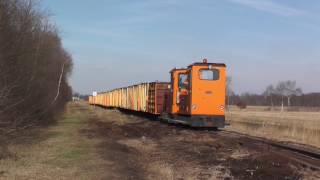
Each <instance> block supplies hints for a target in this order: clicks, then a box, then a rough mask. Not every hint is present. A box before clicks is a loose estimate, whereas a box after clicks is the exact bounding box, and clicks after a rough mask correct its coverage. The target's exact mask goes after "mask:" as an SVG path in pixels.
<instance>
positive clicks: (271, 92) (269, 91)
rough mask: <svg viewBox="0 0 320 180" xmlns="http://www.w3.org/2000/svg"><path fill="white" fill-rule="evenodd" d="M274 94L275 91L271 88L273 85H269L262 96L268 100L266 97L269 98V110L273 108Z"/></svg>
mask: <svg viewBox="0 0 320 180" xmlns="http://www.w3.org/2000/svg"><path fill="white" fill-rule="evenodd" d="M274 94H276V90H275V88H274V87H273V85H269V86H267V88H266V90H265V91H264V92H263V96H264V97H265V98H266V99H268V97H270V105H271V108H273V107H274V103H273V95H274Z"/></svg>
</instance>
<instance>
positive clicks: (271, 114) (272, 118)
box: [226, 106, 320, 147]
mask: <svg viewBox="0 0 320 180" xmlns="http://www.w3.org/2000/svg"><path fill="white" fill-rule="evenodd" d="M226 117H227V121H228V122H229V123H230V124H231V125H230V126H229V127H228V129H231V130H235V131H239V132H243V133H247V134H250V135H256V136H262V137H266V138H271V139H276V140H280V141H291V142H296V143H301V144H307V145H311V146H315V147H320V112H315V111H308V110H306V109H303V111H301V109H300V110H299V111H284V112H280V111H270V110H268V107H252V106H251V107H250V106H249V107H248V108H247V109H243V110H240V109H238V108H236V107H231V108H230V109H229V111H228V112H227V114H226Z"/></svg>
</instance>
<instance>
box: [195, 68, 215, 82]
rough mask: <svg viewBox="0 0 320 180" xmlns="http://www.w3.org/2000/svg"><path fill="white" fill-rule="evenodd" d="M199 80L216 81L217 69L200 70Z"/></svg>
mask: <svg viewBox="0 0 320 180" xmlns="http://www.w3.org/2000/svg"><path fill="white" fill-rule="evenodd" d="M199 74H200V79H201V80H218V79H219V70H218V69H201V70H199Z"/></svg>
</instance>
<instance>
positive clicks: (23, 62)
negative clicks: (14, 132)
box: [0, 0, 72, 132]
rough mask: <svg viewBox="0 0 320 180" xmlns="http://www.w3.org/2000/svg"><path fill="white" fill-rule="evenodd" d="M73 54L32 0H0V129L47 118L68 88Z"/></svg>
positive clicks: (59, 106) (59, 108)
mask: <svg viewBox="0 0 320 180" xmlns="http://www.w3.org/2000/svg"><path fill="white" fill-rule="evenodd" d="M71 69H72V58H71V56H70V55H69V54H68V53H67V52H66V51H65V50H64V48H63V47H62V44H61V39H60V37H59V34H58V31H57V29H56V28H55V26H54V25H53V24H52V23H50V22H49V20H48V18H47V15H46V13H45V12H43V11H42V10H41V9H40V8H39V5H38V4H36V3H35V1H33V0H0V132H6V131H8V129H16V128H17V127H27V126H31V125H33V124H35V123H39V122H40V123H41V122H48V121H51V120H53V119H54V117H55V116H56V115H57V114H59V113H60V112H61V111H62V110H63V108H64V105H65V104H66V102H67V101H68V100H69V99H70V98H71V95H72V91H71V88H70V86H69V85H68V81H67V78H68V76H69V75H70V73H71Z"/></svg>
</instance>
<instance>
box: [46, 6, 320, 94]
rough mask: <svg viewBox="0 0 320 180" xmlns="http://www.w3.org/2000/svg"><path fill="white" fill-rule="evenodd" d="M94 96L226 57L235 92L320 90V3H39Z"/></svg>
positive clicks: (83, 88) (77, 77)
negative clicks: (286, 83) (291, 85)
mask: <svg viewBox="0 0 320 180" xmlns="http://www.w3.org/2000/svg"><path fill="white" fill-rule="evenodd" d="M42 6H43V7H45V8H47V9H50V11H51V13H52V14H53V16H52V17H51V19H52V20H53V21H54V22H55V23H56V24H57V26H58V27H59V29H60V31H61V35H62V37H63V43H64V46H65V48H66V49H67V50H68V51H69V52H70V53H71V54H72V55H73V58H74V64H75V66H74V72H73V75H72V77H71V79H70V82H71V84H72V86H73V88H74V90H75V91H77V92H80V93H91V92H92V91H93V90H97V91H104V90H109V89H112V88H116V87H120V86H126V85H130V84H134V83H139V82H146V81H155V80H159V81H168V80H169V71H170V70H171V69H172V68H173V67H185V66H187V65H188V64H190V63H192V62H194V61H199V60H201V59H202V58H204V57H206V58H208V59H209V61H211V62H224V63H226V64H227V66H228V74H229V75H231V76H232V77H233V86H234V89H235V90H236V92H238V93H241V92H246V91H249V92H255V93H260V92H262V91H263V90H264V89H265V87H266V86H267V85H268V84H271V83H274V84H275V83H277V82H278V81H280V80H296V81H297V83H298V85H299V86H301V87H302V89H303V90H304V92H315V91H320V78H319V76H320V1H319V0H308V1H302V0H277V1H276V0H90V1H89V0H81V1H80V0H67V1H66V0H42Z"/></svg>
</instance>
